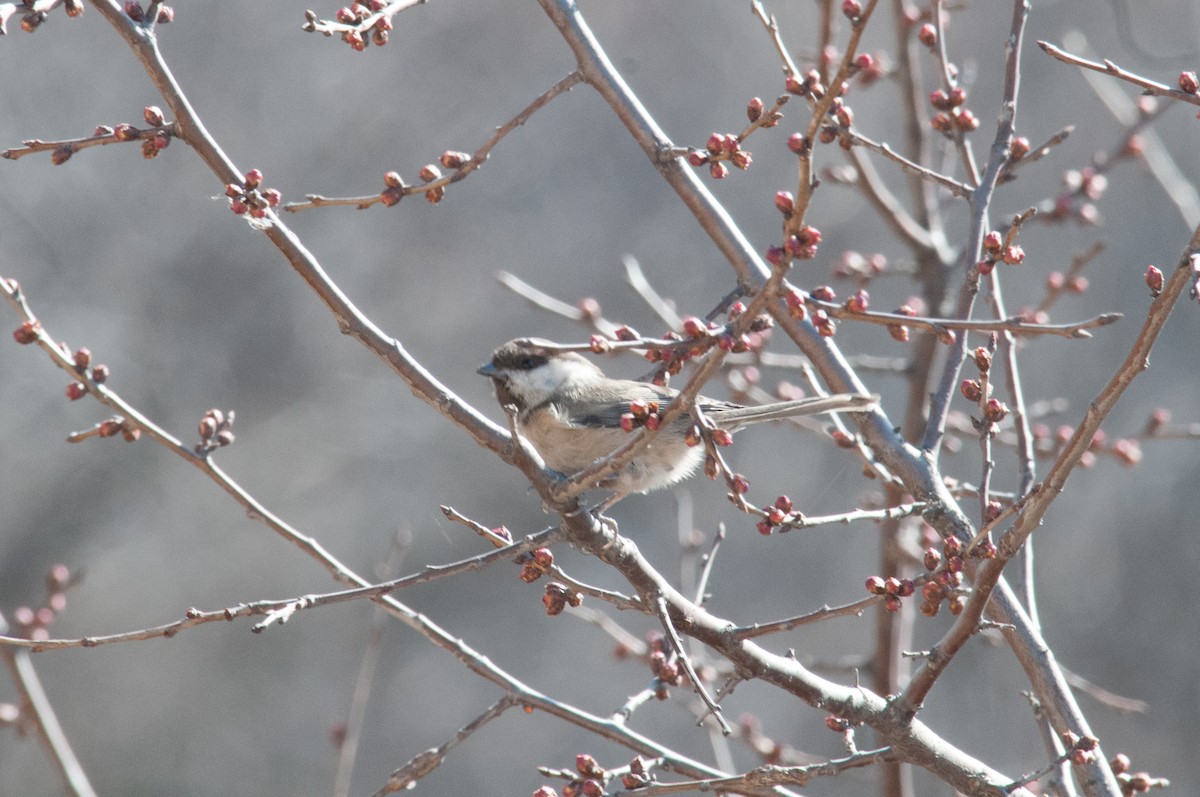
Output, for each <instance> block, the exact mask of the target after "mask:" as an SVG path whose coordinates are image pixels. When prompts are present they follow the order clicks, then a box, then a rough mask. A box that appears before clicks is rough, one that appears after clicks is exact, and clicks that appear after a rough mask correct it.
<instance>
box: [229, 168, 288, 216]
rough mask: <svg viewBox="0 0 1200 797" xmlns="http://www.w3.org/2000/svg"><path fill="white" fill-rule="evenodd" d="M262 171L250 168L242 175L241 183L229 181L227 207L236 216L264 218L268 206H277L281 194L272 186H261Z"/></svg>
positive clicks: (281, 198)
mask: <svg viewBox="0 0 1200 797" xmlns="http://www.w3.org/2000/svg"><path fill="white" fill-rule="evenodd" d="M262 181H263V173H262V172H261V171H259V170H258V169H251V170H250V171H248V172H246V174H245V175H244V176H243V177H242V184H241V185H238V184H237V183H229V184H228V185H226V186H225V196H227V197H229V209H230V210H232V211H233V212H234V213H235V214H236V215H238V216H246V215H248V216H250V218H252V219H261V218H265V217H266V215H267V209H268V208H274V207H278V206H279V203H280V202H281V201H282V200H283V195H282V194H281V193H280V192H279V191H278V190H276V189H274V188H262Z"/></svg>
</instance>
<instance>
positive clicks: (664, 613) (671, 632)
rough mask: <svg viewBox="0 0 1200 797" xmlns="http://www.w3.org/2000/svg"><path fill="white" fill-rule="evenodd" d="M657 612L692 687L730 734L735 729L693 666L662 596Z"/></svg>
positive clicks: (720, 724)
mask: <svg viewBox="0 0 1200 797" xmlns="http://www.w3.org/2000/svg"><path fill="white" fill-rule="evenodd" d="M655 614H656V615H658V621H659V622H660V623H662V627H663V630H664V631H665V632H666V634H667V639H668V640H670V642H671V648H672V650H674V651H675V656H676V658H677V659H678V660H679V662H680V663H681V664H682V665H683V671H684V673H686V674H687V677H688V680H689V681H691V683H692V689H693V690H695V692H696V695H697V696H698V697H699V698H700V701H701V702H702V703H704V705H705V707H707V709H708V713H709V714H711V715H712V718H713V719H714V720H716V721H717V725H718V726H720V728H721V733H722V734H723V735H725V736H728V735H730V734H731V733H733V729H732V728H730V727H729V723H727V722H726V721H725V716H724V714H722V712H721V707H720V706H719V705H717V703H716V701H714V700H713V699H712V696H711V695H709V694H708V689H706V688H705V687H704V682H703V681H701V680H700V676H699V675H697V674H696V670H695V668H694V667H692V659H691V657H690V656H689V655H688V652H687V651H686V650H684V648H683V640H682V639H680V638H679V632H678V631H676V630H675V624H674V623H673V622H672V621H671V613H670V612H669V611H668V610H667V601H666V598H662V597H660V598H659V599H658V601H657V602H656V603H655ZM701 721H703V718H701Z"/></svg>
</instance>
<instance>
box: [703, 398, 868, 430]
mask: <svg viewBox="0 0 1200 797" xmlns="http://www.w3.org/2000/svg"><path fill="white" fill-rule="evenodd" d="M878 405H879V396H875V395H857V394H854V393H837V394H834V395H832V396H812V397H810V398H802V399H796V400H795V401H781V402H778V403H776V404H761V405H759V406H757V407H739V408H737V409H733V410H721V411H719V412H717V411H709V413H708V416H709V417H710V418H712V419H713V421H714V422H715V423H716V424H717V425H718V426H721V427H725V428H737V427H739V426H745V425H747V424H751V423H761V422H763V421H774V420H778V419H780V418H791V417H795V416H797V415H816V414H818V413H822V412H869V411H870V410H873V409H875V408H876V407H877V406H878Z"/></svg>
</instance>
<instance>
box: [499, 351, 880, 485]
mask: <svg viewBox="0 0 1200 797" xmlns="http://www.w3.org/2000/svg"><path fill="white" fill-rule="evenodd" d="M478 373H480V374H482V375H484V376H486V377H489V378H490V379H491V380H492V384H493V386H494V387H495V390H496V399H497V401H499V402H500V405H501V406H506V405H512V406H513V407H515V408H516V410H517V424H518V429H519V430H520V432H521V434H522V435H523V436H524V437H525V438H526V439H527V440H529V442H530V443H531V444H532V445H533V447H534V448H535V449H536V450H537V452H538V453H539V454H540V455H541V456H542V459H543V460H544V461H545V463H546V467H548V468H550V469H551V470H555V471H558V472H559V473H562V474H564V475H567V476H569V475H571V474H574V473H578V472H579V471H581V470H584V469H585V468H587V467H588V466H589V465H591V464H592V463H594V462H595V461H596V460H598V459H600V458H601V457H604V456H607V455H608V454H611V453H612V452H613V451H615V450H616V449H617V448H619V447H620V446H621V444H622V443H624V442H625V441H627V440H628V439H629V437H628V434H627V429H628V427H629V418H628V417H626V421H625V423H626V425H625V426H624V427H623V426H622V416H628V415H629V414H630V413H632V412H633V411H634V409H638V410H644V408H646V407H647V406H651V405H652V403H654V402H657V404H658V406H659V407H660V408H661V409H662V410H665V409H666V407H667V405H668V404H669V403H670V402H671V399H673V398H674V397H675V396H676V395H677V394H678V392H679V391H677V390H671V389H670V388H665V387H659V386H657V385H653V384H649V383H647V382H635V381H633V380H630V379H610V378H609V377H607V376H605V375H604V372H603V371H601V370H600V368H598V367H597V366H596V365H595V364H594V363H592V362H591V361H589V360H587V359H586V358H584V357H583V356H582V355H579V354H576V353H575V352H570V351H561V350H560V349H559V348H558V347H557V344H554V343H552V342H551V341H548V340H544V339H541V338H518V339H516V340H510V341H509V342H508V343H505V344H504V345H503V346H501V347H500V348H498V349H496V351H495V352H493V353H492V359H491V361H490V362H488V363H485V364H484V365H482V366H480V367H479V369H478ZM878 401H879V397H878V396H872V395H852V394H838V395H833V396H816V397H813V398H803V399H798V400H796V401H783V402H778V403H775V404H763V405H761V406H757V407H744V406H742V405H740V404H733V403H731V402H728V401H718V400H716V399H710V398H706V397H704V396H698V397H697V398H696V400H695V404H696V406H698V407H699V408H700V409H701V410H702V411H703V412H704V414H705V415H706V416H707V417H708V418H709V419H710V420H711V421H712V422H713V423H714V424H715V425H716V426H717V428H718V429H724V430H726V431H728V432H731V433H732V432H736V431H738V430H739V429H741V428H742V427H744V426H749V425H750V424H753V423H761V422H763V421H773V420H777V419H779V418H788V417H792V416H796V415H813V414H816V413H822V412H837V411H848V412H866V411H869V410H871V409H873V408H874V407H875V406H876V404H877V403H878ZM644 414H645V413H644V412H643V415H644ZM693 423H694V422H693V420H692V418H691V417H690V416H689V415H687V414H683V415H680V416H677V417H676V418H675V419H674V420H672V421H671V422H670V423H669V424H668V425H667V426H665V427H663V428H662V429H661V431H660V432H659V433H658V436H657V437H655V438H654V440H653V441H651V443H650V444H649V445H648V446H647V447H646V448H645V449H644V450H642V451H641V452H640V453H639V454H637V456H635V457H634V459H633V460H632V461H631V462H630V463H629V464H628V465H626V466H625V468H624V469H622V470H621V471H619V472H618V473H616V474H614V475H612V476H611V477H609V478H608V479H607V480H605V481H604V482H602V483H600V484H597V485H596V487H600V488H604V489H610V490H614V491H616V495H615V496H613V498H612V499H610V500H609V501H606V502H605V505H606V506H608V505H611V504H612V503H615V502H616V500H619V499H620V498H622V497H624V496H625V495H627V494H629V493H645V492H649V491H651V490H657V489H660V488H662V487H669V486H671V485H672V484H675V483H676V482H679V481H682V480H683V479H686V478H687V477H688V476H691V475H692V474H693V473H694V472H695V471H696V469H697V468H698V467H699V466H700V463H701V462H703V460H704V448H703V446H689V445H688V444H687V435H688V431H689V429H691V427H692V425H693Z"/></svg>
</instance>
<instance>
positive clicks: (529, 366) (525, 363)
mask: <svg viewBox="0 0 1200 797" xmlns="http://www.w3.org/2000/svg"><path fill="white" fill-rule="evenodd" d="M537 365H538V358H537V357H526V358H524V359H522V360H521V362H520V363H519V364H518V367H519V368H520V369H521V370H522V371H532V370H533V369H534V368H536V367H537Z"/></svg>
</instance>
